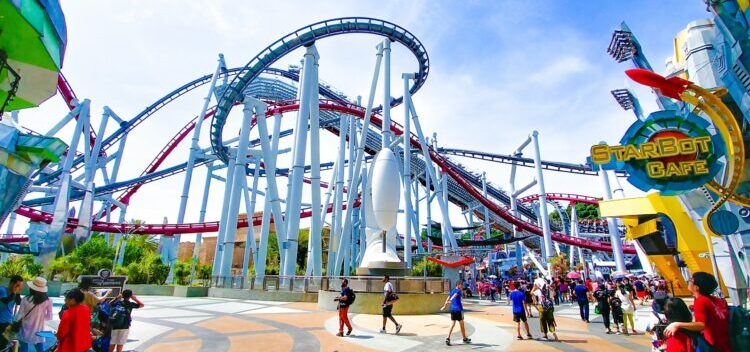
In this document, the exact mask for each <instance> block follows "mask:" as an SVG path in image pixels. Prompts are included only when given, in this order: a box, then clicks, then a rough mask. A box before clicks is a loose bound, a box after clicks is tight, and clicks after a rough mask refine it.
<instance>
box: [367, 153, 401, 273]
mask: <svg viewBox="0 0 750 352" xmlns="http://www.w3.org/2000/svg"><path fill="white" fill-rule="evenodd" d="M366 189H367V197H366V198H367V199H368V200H369V201H366V202H365V203H364V210H365V219H366V228H365V236H366V240H367V247H366V248H365V253H364V255H363V256H362V262H361V263H360V266H359V269H358V270H357V273H358V274H360V275H363V274H364V275H366V274H382V273H385V272H386V271H388V270H403V269H404V263H403V262H402V261H401V258H399V257H398V254H397V252H396V236H398V232H397V231H396V219H397V215H398V205H399V202H400V200H401V193H400V180H399V172H398V161H397V159H396V156H395V155H394V154H393V152H392V151H391V150H390V149H388V148H385V149H382V150H381V151H380V152H378V154H377V155H376V156H375V161H374V162H373V164H372V167H371V168H370V175H369V177H368V182H367V188H366Z"/></svg>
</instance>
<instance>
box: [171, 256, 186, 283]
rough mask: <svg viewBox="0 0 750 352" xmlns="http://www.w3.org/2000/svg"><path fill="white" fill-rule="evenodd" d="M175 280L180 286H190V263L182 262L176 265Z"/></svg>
mask: <svg viewBox="0 0 750 352" xmlns="http://www.w3.org/2000/svg"><path fill="white" fill-rule="evenodd" d="M174 279H175V283H177V284H178V285H188V284H189V283H190V282H189V281H190V263H186V262H180V261H178V262H177V263H175V264H174Z"/></svg>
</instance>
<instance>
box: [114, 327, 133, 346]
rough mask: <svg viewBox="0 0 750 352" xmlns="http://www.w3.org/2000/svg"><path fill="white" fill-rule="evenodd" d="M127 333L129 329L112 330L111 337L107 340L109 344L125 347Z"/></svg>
mask: <svg viewBox="0 0 750 352" xmlns="http://www.w3.org/2000/svg"><path fill="white" fill-rule="evenodd" d="M128 333H130V329H112V337H111V338H110V340H109V344H110V345H125V343H127V342H128Z"/></svg>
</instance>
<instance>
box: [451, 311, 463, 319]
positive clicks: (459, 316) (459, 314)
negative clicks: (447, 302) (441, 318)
mask: <svg viewBox="0 0 750 352" xmlns="http://www.w3.org/2000/svg"><path fill="white" fill-rule="evenodd" d="M451 320H455V321H462V320H464V312H461V311H451Z"/></svg>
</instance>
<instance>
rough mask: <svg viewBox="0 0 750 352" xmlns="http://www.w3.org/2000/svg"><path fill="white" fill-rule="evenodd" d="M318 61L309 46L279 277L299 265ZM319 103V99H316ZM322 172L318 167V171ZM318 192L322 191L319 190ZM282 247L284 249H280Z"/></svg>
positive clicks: (288, 273)
mask: <svg viewBox="0 0 750 352" xmlns="http://www.w3.org/2000/svg"><path fill="white" fill-rule="evenodd" d="M317 60H318V52H317V50H316V49H315V45H311V46H309V47H307V50H306V51H305V57H304V64H303V66H302V70H303V73H302V80H301V82H300V93H299V95H300V105H299V111H298V113H297V124H296V126H295V129H294V133H295V135H294V148H293V150H292V162H293V164H292V167H291V170H290V175H289V184H288V187H287V203H286V216H287V219H286V226H287V231H286V241H285V242H284V248H283V250H284V251H285V252H286V256H284V265H283V266H282V269H281V273H280V276H286V277H291V276H294V274H295V266H296V264H297V247H298V246H299V243H298V239H299V222H300V218H299V209H300V208H301V202H302V188H303V184H304V183H303V182H302V180H303V177H304V174H305V156H306V154H307V153H306V148H307V129H308V125H309V121H310V120H309V119H310V105H311V104H312V103H311V101H312V100H313V97H314V96H316V95H314V94H313V92H315V93H317V91H318V82H313V80H314V79H315V77H316V75H315V72H314V71H315V63H316V62H317ZM315 103H316V104H317V99H315ZM318 171H319V170H318ZM318 191H319V190H318ZM279 250H281V249H279Z"/></svg>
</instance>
